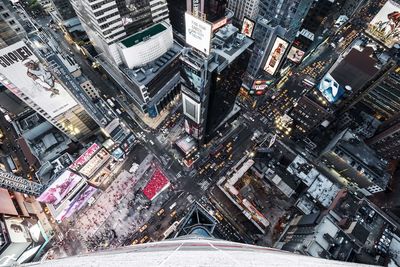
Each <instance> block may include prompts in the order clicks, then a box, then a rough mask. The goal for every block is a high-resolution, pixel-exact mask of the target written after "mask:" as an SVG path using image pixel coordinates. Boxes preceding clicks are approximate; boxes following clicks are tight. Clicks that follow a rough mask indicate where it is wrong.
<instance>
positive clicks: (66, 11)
mask: <svg viewBox="0 0 400 267" xmlns="http://www.w3.org/2000/svg"><path fill="white" fill-rule="evenodd" d="M51 3H52V4H53V6H54V8H55V9H56V10H57V12H58V14H59V15H60V17H61V19H62V20H63V21H64V20H68V19H72V18H74V17H76V13H75V10H74V8H73V7H72V5H71V2H70V1H64V0H51Z"/></svg>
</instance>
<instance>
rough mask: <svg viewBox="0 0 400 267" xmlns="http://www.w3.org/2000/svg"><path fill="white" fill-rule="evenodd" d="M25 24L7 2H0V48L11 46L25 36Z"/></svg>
mask: <svg viewBox="0 0 400 267" xmlns="http://www.w3.org/2000/svg"><path fill="white" fill-rule="evenodd" d="M24 27H25V23H24V20H23V19H22V17H21V16H20V14H19V13H18V12H17V11H16V10H14V9H13V8H12V5H11V3H10V2H9V1H2V2H0V48H3V47H6V46H8V45H12V44H14V43H16V42H18V41H19V40H21V39H22V38H23V37H24V36H25V35H26V31H25V29H24Z"/></svg>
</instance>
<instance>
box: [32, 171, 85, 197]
mask: <svg viewBox="0 0 400 267" xmlns="http://www.w3.org/2000/svg"><path fill="white" fill-rule="evenodd" d="M83 179H84V178H83V177H82V176H79V175H78V174H75V173H73V172H71V171H69V170H66V171H64V172H63V173H62V174H61V175H60V176H59V177H58V178H57V180H56V181H54V182H53V183H52V184H51V185H50V186H49V187H48V188H47V189H46V190H45V191H44V192H43V193H42V194H41V195H40V196H39V197H38V198H37V200H38V201H40V202H44V203H47V204H53V205H57V204H58V203H60V202H61V200H63V199H64V197H65V196H66V195H67V194H68V193H69V192H70V191H71V190H72V189H73V188H74V187H75V186H76V185H77V184H78V183H79V182H80V181H81V180H83Z"/></svg>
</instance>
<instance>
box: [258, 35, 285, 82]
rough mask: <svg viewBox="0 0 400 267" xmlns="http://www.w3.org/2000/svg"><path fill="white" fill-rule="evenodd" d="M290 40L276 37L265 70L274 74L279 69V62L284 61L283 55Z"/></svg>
mask: <svg viewBox="0 0 400 267" xmlns="http://www.w3.org/2000/svg"><path fill="white" fill-rule="evenodd" d="M288 44H289V43H288V42H287V41H285V40H283V39H282V38H280V37H276V40H275V43H274V45H273V46H272V50H271V53H270V54H269V56H268V58H267V62H266V63H265V66H264V70H265V71H266V72H267V73H268V74H270V75H274V74H275V73H276V71H277V70H278V67H279V64H280V63H281V61H282V57H283V55H284V54H285V52H286V49H287V48H288Z"/></svg>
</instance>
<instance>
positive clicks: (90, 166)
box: [79, 148, 111, 178]
mask: <svg viewBox="0 0 400 267" xmlns="http://www.w3.org/2000/svg"><path fill="white" fill-rule="evenodd" d="M110 157H111V155H110V153H108V151H107V150H106V149H105V148H102V149H101V150H99V152H97V153H96V155H94V156H93V157H92V158H91V159H90V160H89V161H88V163H86V164H85V166H84V167H83V168H82V169H81V170H80V171H79V172H80V173H81V174H83V175H85V176H86V177H88V178H91V177H92V175H93V174H94V173H95V172H96V171H97V170H98V169H99V168H100V167H101V166H102V165H103V164H104V163H105V162H106V161H107V160H108V159H109V158H110Z"/></svg>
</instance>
